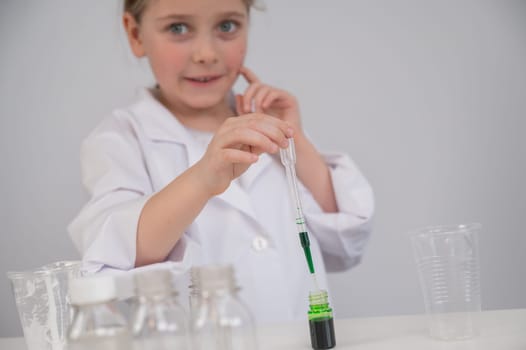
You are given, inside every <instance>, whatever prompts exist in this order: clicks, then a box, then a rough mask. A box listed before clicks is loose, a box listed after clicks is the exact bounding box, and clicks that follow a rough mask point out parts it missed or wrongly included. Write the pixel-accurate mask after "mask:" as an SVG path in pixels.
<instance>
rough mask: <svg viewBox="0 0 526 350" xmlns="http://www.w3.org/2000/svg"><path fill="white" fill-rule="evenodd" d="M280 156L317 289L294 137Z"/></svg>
mask: <svg viewBox="0 0 526 350" xmlns="http://www.w3.org/2000/svg"><path fill="white" fill-rule="evenodd" d="M279 156H280V158H281V163H282V164H283V166H284V167H285V170H286V173H287V181H288V184H289V192H290V197H291V200H292V204H293V205H294V212H295V215H296V228H297V230H298V235H299V238H300V242H301V246H302V248H303V252H304V253H305V258H306V259H307V264H308V265H309V272H310V273H311V275H312V276H313V279H314V285H315V286H316V289H319V288H318V283H317V281H316V275H315V271H314V264H313V262H312V255H311V251H310V241H309V234H308V233H307V226H306V225H305V217H304V216H303V209H302V207H301V201H300V196H299V193H298V180H297V178H296V167H295V165H296V151H295V149H294V139H292V138H289V147H287V148H286V149H283V148H281V149H280V150H279Z"/></svg>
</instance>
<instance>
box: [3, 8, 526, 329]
mask: <svg viewBox="0 0 526 350" xmlns="http://www.w3.org/2000/svg"><path fill="white" fill-rule="evenodd" d="M265 4H266V5H267V10H266V11H265V12H257V11H256V12H253V13H252V17H253V18H252V20H253V22H252V29H251V42H250V53H249V57H248V65H249V66H250V67H251V68H252V69H253V70H255V71H256V72H257V73H258V74H259V75H260V77H261V78H262V79H263V80H265V81H266V82H268V83H270V84H273V85H276V86H279V87H281V88H285V89H287V90H290V91H291V92H293V93H294V94H295V95H296V96H297V97H298V99H299V101H300V103H301V108H302V112H303V122H304V126H305V128H306V129H307V130H308V132H309V133H310V135H311V136H312V137H313V139H314V140H315V141H316V142H317V143H318V144H319V145H320V147H321V148H322V149H325V150H344V151H346V152H348V153H349V154H351V156H352V157H353V158H354V160H355V161H356V162H357V163H358V164H359V166H360V167H361V169H362V170H363V172H364V173H365V175H366V176H367V177H368V179H369V180H370V182H371V183H372V185H373V187H374V189H375V194H376V200H377V211H376V217H375V230H374V234H373V236H372V238H371V241H370V245H369V247H368V249H367V252H366V255H365V257H364V259H363V262H362V264H361V265H360V266H358V267H357V268H355V269H353V270H351V271H348V272H345V273H341V274H336V275H331V277H330V283H331V288H332V298H333V307H334V309H335V310H336V313H337V316H338V317H361V316H374V315H388V314H405V313H420V312H423V301H422V298H421V294H420V290H419V285H418V280H417V276H416V269H415V266H414V263H413V260H412V259H413V257H412V252H411V247H410V245H409V241H408V239H407V235H406V232H407V231H408V230H410V229H412V228H415V227H419V226H423V225H429V224H452V223H464V222H474V221H476V222H480V223H482V224H483V231H482V233H481V236H480V254H481V274H482V297H483V308H484V309H499V308H515V307H526V283H525V278H526V267H525V266H526V264H525V259H524V256H525V254H524V251H525V250H526V239H525V238H524V236H525V230H524V226H523V222H522V218H523V217H524V215H526V204H525V201H526V199H525V198H526V190H525V185H524V180H525V179H526V168H525V161H526V141H525V138H524V137H523V134H524V133H525V132H526V123H525V121H524V117H525V114H526V2H524V1H519V0H517V1H511V0H494V1H484V0H481V1H474V0H458V1H453V0H446V1H438V0H437V1H421V0H403V1H388V0H378V1H370V0H360V1H351V0H328V1H321V0H286V1H285V0H265ZM119 11H120V1H117V2H116V1H102V0H99V1H90V2H86V1H79V0H47V1H36V0H33V1H30V0H28V1H17V0H2V1H1V3H0V44H1V45H0V117H1V120H0V159H1V163H0V164H1V171H0V176H1V181H0V198H1V201H0V222H1V226H0V227H1V232H0V266H1V271H0V272H1V274H2V277H1V278H0V310H1V312H0V322H1V323H0V336H14V335H21V330H20V326H19V321H18V315H17V313H16V308H15V304H14V300H13V298H12V296H11V291H10V289H9V283H8V280H7V278H6V277H5V271H8V270H18V269H27V268H32V267H36V266H39V265H42V264H45V263H48V262H51V261H55V260H63V259H73V258H78V253H77V252H76V251H75V249H74V248H73V245H72V243H71V242H70V240H69V237H68V236H67V234H66V225H67V224H68V223H69V221H70V220H71V219H72V218H73V217H74V216H75V214H76V213H77V212H78V210H79V209H80V207H81V205H82V204H83V203H84V202H85V201H86V199H87V198H86V195H85V193H84V192H83V189H82V188H81V184H80V174H79V146H80V142H81V140H82V139H83V138H84V137H85V136H86V135H87V133H88V132H89V131H90V130H91V129H92V128H94V126H95V125H96V124H97V123H98V122H99V121H100V120H101V119H102V118H103V117H105V116H106V115H107V114H108V113H109V112H110V111H111V110H112V109H113V108H115V107H118V106H123V105H125V104H127V103H128V102H129V101H130V100H131V99H132V98H133V96H134V93H135V91H136V90H137V87H139V86H141V85H145V84H150V83H151V82H152V80H151V75H150V73H149V68H148V66H147V62H139V61H137V60H136V59H134V58H133V57H132V56H131V54H130V53H129V49H128V47H127V42H126V40H125V37H124V35H123V31H122V28H121V24H120V12H119Z"/></svg>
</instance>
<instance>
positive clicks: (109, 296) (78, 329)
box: [67, 276, 131, 350]
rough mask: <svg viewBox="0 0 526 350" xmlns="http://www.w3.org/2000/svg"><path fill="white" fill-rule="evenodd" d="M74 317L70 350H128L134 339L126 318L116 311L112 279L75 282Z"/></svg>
mask: <svg viewBox="0 0 526 350" xmlns="http://www.w3.org/2000/svg"><path fill="white" fill-rule="evenodd" d="M69 296H70V301H71V304H72V305H73V307H74V310H75V311H74V316H73V321H72V323H71V327H70V329H69V332H68V342H67V349H68V350H88V349H90V350H91V349H96V350H129V349H130V348H131V337H130V332H129V330H128V324H127V322H126V319H125V317H124V316H123V315H122V314H121V313H120V311H119V309H118V308H117V307H116V305H115V302H116V300H117V286H116V283H115V280H114V278H113V277H112V276H90V277H84V278H79V279H74V280H72V281H71V282H70V285H69Z"/></svg>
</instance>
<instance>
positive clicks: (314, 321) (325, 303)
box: [308, 290, 336, 350]
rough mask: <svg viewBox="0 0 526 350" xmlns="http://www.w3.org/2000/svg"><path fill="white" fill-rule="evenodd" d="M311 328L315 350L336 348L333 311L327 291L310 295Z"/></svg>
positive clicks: (318, 291) (311, 337) (319, 291)
mask: <svg viewBox="0 0 526 350" xmlns="http://www.w3.org/2000/svg"><path fill="white" fill-rule="evenodd" d="M309 306H310V309H309V312H308V315H309V328H310V340H311V345H312V348H313V349H316V350H318V349H332V348H333V347H335V346H336V336H335V334H334V321H333V317H332V309H331V308H330V307H329V298H328V295H327V291H325V290H317V291H315V292H310V294H309Z"/></svg>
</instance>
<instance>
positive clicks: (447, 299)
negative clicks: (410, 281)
mask: <svg viewBox="0 0 526 350" xmlns="http://www.w3.org/2000/svg"><path fill="white" fill-rule="evenodd" d="M480 227H481V225H480V224H468V225H457V226H445V225H443V226H432V227H426V228H421V229H418V230H415V231H413V232H412V234H411V241H412V245H413V252H414V255H415V261H416V265H417V269H418V275H419V279H420V285H421V287H422V293H423V296H424V303H425V308H426V313H427V316H428V320H429V332H430V335H431V336H432V337H434V338H438V339H443V340H460V339H468V338H471V337H473V336H474V335H476V334H477V324H476V323H477V317H478V314H479V312H480V310H481V301H480V278H479V260H478V231H479V230H480Z"/></svg>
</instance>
